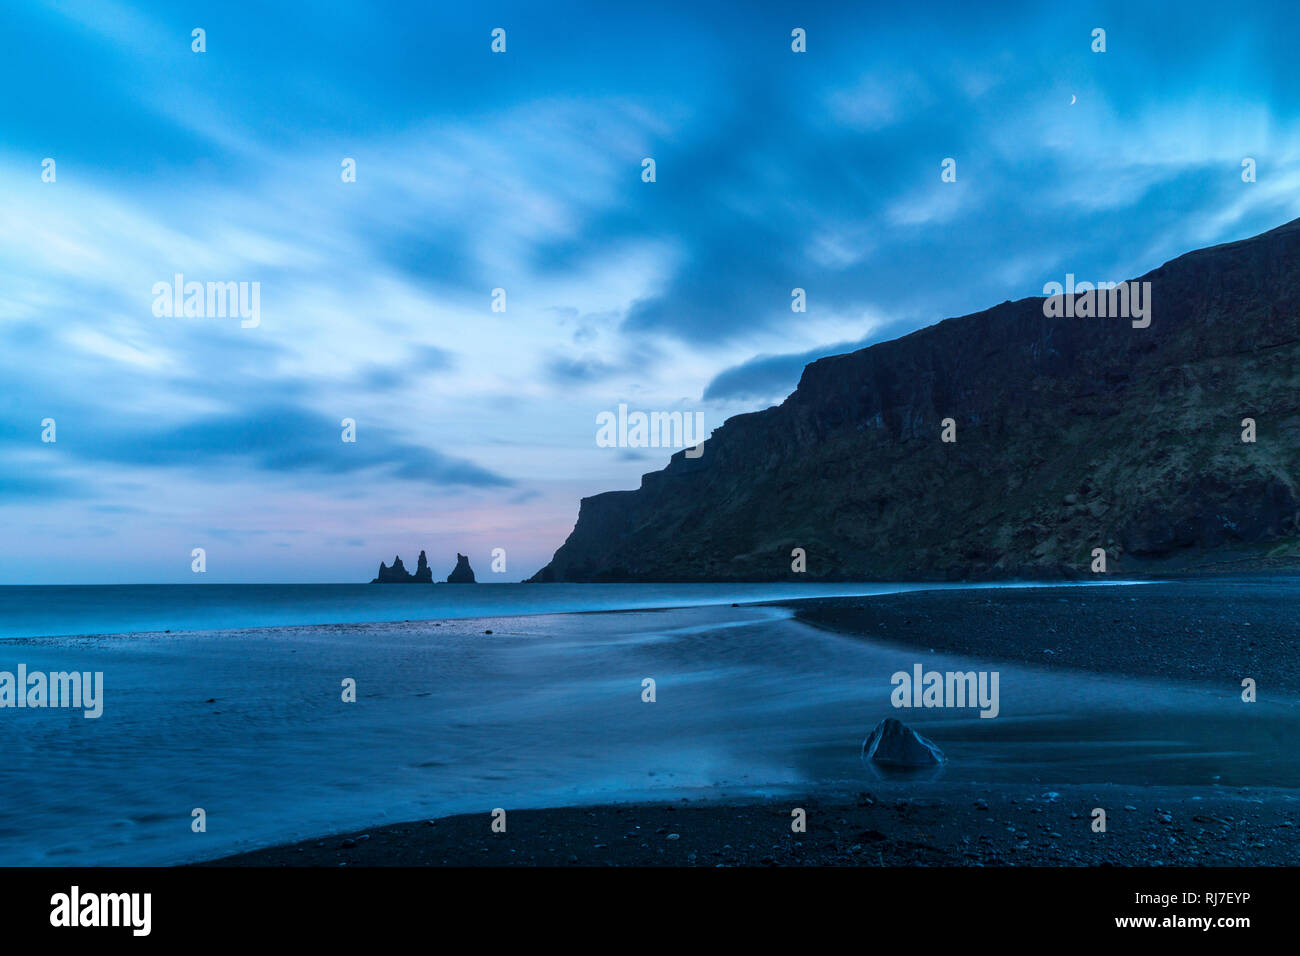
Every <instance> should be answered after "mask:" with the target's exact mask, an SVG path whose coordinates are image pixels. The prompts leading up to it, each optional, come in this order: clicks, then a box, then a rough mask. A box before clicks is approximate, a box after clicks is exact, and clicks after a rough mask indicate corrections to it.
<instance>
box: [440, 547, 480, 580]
mask: <svg viewBox="0 0 1300 956" xmlns="http://www.w3.org/2000/svg"><path fill="white" fill-rule="evenodd" d="M447 583H448V584H475V583H477V582H476V581H475V580H474V569H473V568H471V567H470V566H469V558H467V557H465V555H463V554H457V555H456V567H454V568H452V571H451V574H449V575H447Z"/></svg>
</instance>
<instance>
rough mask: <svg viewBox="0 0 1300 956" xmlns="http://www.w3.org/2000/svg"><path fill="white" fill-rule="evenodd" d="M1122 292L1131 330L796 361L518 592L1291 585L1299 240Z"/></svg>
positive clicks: (951, 330) (931, 336)
mask: <svg viewBox="0 0 1300 956" xmlns="http://www.w3.org/2000/svg"><path fill="white" fill-rule="evenodd" d="M1061 278H1065V277H1064V276H1062V277H1061ZM1137 281H1138V282H1149V283H1150V286H1149V298H1148V300H1147V302H1148V305H1149V306H1150V313H1149V319H1150V324H1149V325H1148V326H1147V327H1145V328H1140V327H1135V324H1134V322H1131V321H1130V320H1129V319H1128V318H1096V317H1092V318H1082V317H1066V316H1057V317H1049V316H1048V315H1046V314H1045V300H1044V299H1043V298H1041V297H1039V298H1029V299H1022V300H1020V301H1017V302H1010V301H1008V302H1004V303H1002V304H1001V305H998V306H995V307H993V308H991V309H987V310H985V311H983V312H978V313H975V314H973V315H967V316H962V317H960V318H953V319H948V320H946V321H943V322H940V323H938V324H937V325H933V326H930V327H928V328H925V329H922V330H920V331H917V332H914V333H912V334H910V335H907V336H904V337H903V338H899V339H895V340H893V341H890V342H883V343H880V344H877V345H873V346H871V347H870V348H865V349H862V350H860V351H857V352H852V353H849V354H846V355H837V356H833V357H829V358H824V359H821V360H819V361H816V362H813V363H812V364H811V365H809V366H807V367H806V368H805V369H804V372H803V376H802V378H801V379H800V382H799V385H798V387H797V388H796V390H795V391H794V393H793V394H791V395H790V396H789V397H788V398H787V399H786V400H785V401H784V402H783V403H782V404H781V405H779V406H775V407H772V408H769V409H766V410H764V411H760V412H754V413H752V414H747V415H739V416H736V417H734V418H731V419H729V420H728V421H727V422H726V423H725V424H723V425H722V426H721V427H720V428H718V429H717V430H716V431H715V432H714V433H713V435H712V437H711V438H710V439H709V441H707V442H706V443H705V445H704V452H703V455H702V456H701V457H699V458H695V459H692V458H687V457H686V456H685V455H684V454H683V453H681V452H679V453H677V454H676V455H674V456H673V457H672V459H671V461H670V462H669V464H668V466H667V467H666V468H665V469H663V470H662V471H659V472H655V473H652V474H647V475H644V476H643V478H642V481H641V487H640V488H639V489H637V490H635V491H611V492H606V493H604V494H599V495H595V496H592V497H590V498H584V499H583V500H582V503H581V507H580V510H579V514H578V521H577V524H576V526H575V527H574V529H573V532H572V533H571V534H570V535H569V537H568V539H567V540H566V541H565V542H564V544H563V546H561V547H560V548H559V550H557V551H556V552H555V555H554V557H553V558H552V560H551V562H550V563H549V564H548V565H547V566H546V567H544V568H543V569H542V570H541V571H539V572H538V573H537V574H536V575H535V576H534V577H533V579H532V580H534V581H716V580H753V581H763V580H800V579H802V580H809V579H815V580H816V579H820V580H836V579H838V580H848V579H853V580H870V579H899V578H908V579H929V580H937V579H971V578H1007V577H1034V578H1043V577H1060V576H1085V575H1087V576H1090V575H1091V574H1093V573H1094V571H1093V568H1094V566H1095V561H1096V558H1095V552H1094V549H1096V548H1104V549H1105V558H1106V570H1107V571H1108V572H1109V573H1111V574H1114V573H1116V572H1120V573H1143V572H1159V571H1169V570H1181V569H1226V568H1230V567H1238V568H1240V567H1256V568H1263V567H1291V568H1294V567H1300V529H1298V525H1300V490H1298V487H1297V479H1298V478H1300V374H1298V370H1300V220H1296V221H1295V222H1292V223H1289V224H1287V225H1285V226H1282V227H1280V228H1278V229H1274V230H1272V231H1271V232H1267V233H1265V234H1263V235H1261V236H1257V237H1255V238H1253V239H1247V240H1243V241H1241V242H1234V243H1229V244H1226V245H1221V246H1216V247H1213V248H1209V249H1203V250H1199V251H1196V252H1192V253H1188V254H1187V255H1184V256H1181V257H1180V258H1177V259H1175V260H1173V261H1171V262H1168V263H1166V264H1165V265H1163V266H1161V267H1159V268H1158V269H1155V270H1154V271H1152V272H1150V273H1148V274H1146V275H1145V276H1142V277H1140V279H1139V280H1137ZM1066 298H1071V297H1069V296H1065V297H1062V298H1060V299H1056V300H1054V302H1055V303H1061V302H1063V301H1064V300H1065V299H1066ZM1078 301H1080V300H1079V299H1078V297H1074V298H1073V300H1072V301H1071V303H1070V305H1073V304H1074V302H1078ZM1047 311H1049V312H1053V313H1056V312H1059V311H1061V310H1060V309H1057V308H1055V307H1053V308H1050V309H1048V310H1047ZM1076 311H1078V310H1076V309H1074V308H1070V309H1069V312H1070V313H1071V314H1075V313H1076ZM946 419H951V420H952V424H951V426H949V427H947V428H945V420H946ZM1245 419H1251V420H1253V425H1249V424H1246V423H1244V420H1245ZM1252 429H1253V432H1254V434H1253V435H1252V434H1251V431H1252ZM945 431H946V432H947V437H949V438H955V441H944V440H943V437H944V433H945ZM1244 437H1245V438H1253V439H1254V440H1253V441H1250V440H1243V438H1244ZM796 548H799V549H803V551H804V553H805V555H806V558H805V560H806V571H805V572H804V573H796V572H794V571H793V570H792V562H794V561H795V557H794V556H792V552H793V551H794V549H796Z"/></svg>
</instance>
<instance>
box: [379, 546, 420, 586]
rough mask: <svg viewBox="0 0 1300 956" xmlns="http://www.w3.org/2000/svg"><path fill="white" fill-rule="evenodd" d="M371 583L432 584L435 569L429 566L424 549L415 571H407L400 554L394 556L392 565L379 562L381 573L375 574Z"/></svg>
mask: <svg viewBox="0 0 1300 956" xmlns="http://www.w3.org/2000/svg"><path fill="white" fill-rule="evenodd" d="M370 583H371V584H432V583H433V571H432V570H430V568H429V559H428V557H427V556H426V555H425V553H424V552H423V551H421V552H420V558H419V560H418V561H417V562H416V564H415V573H414V574H412V573H411V572H410V571H407V570H406V568H405V566H403V564H402V559H401V557H400V556H398V555H394V556H393V564H392V566H391V567H390V566H388V565H386V564H384V562H382V561H380V562H379V573H378V574H377V575H375V577H374V579H373V580H372V581H371V582H370Z"/></svg>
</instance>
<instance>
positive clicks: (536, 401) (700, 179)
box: [0, 0, 1300, 584]
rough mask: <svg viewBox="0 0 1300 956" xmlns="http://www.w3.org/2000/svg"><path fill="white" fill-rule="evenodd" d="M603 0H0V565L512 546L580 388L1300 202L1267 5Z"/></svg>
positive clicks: (521, 553)
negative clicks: (1100, 46) (498, 295)
mask: <svg viewBox="0 0 1300 956" xmlns="http://www.w3.org/2000/svg"><path fill="white" fill-rule="evenodd" d="M603 6H604V7H605V8H606V9H602V7H601V5H596V4H565V3H554V2H553V3H546V4H538V3H535V2H534V3H520V4H493V3H484V4H480V3H475V4H450V3H433V2H397V0H388V2H384V0H364V2H360V0H358V2H353V0H331V2H330V3H328V4H302V3H289V2H275V0H257V2H251V0H250V2H236V0H222V2H210V3H209V2H189V3H180V2H177V3H170V2H166V0H155V2H150V3H143V2H141V3H130V2H126V0H85V2H78V0H58V2H55V0H23V2H21V3H8V4H4V5H3V6H2V7H0V77H3V81H4V89H5V90H6V94H5V96H4V97H3V99H2V100H0V584H54V583H147V582H160V583H199V582H204V583H213V582H293V581H301V582H357V581H365V580H368V579H369V578H370V577H371V576H373V574H374V572H375V570H376V568H377V567H378V563H379V561H380V560H381V559H383V560H388V561H391V559H392V556H393V555H394V554H395V553H398V554H401V555H402V557H403V559H404V561H405V562H406V564H407V566H408V567H413V566H414V564H415V557H416V555H417V554H418V552H419V551H420V550H421V549H423V550H426V551H427V552H428V554H429V556H430V562H431V564H432V567H433V570H434V575H435V577H437V578H439V579H441V578H442V577H445V575H446V574H447V572H449V571H450V570H451V568H452V567H453V566H454V564H455V556H456V553H457V552H460V553H464V554H467V555H469V557H470V563H471V565H473V566H474V567H475V569H476V571H477V572H478V576H479V578H480V579H481V580H500V581H518V580H521V579H523V578H525V577H527V576H529V575H531V574H532V573H533V572H534V571H536V570H537V569H538V568H539V567H541V566H542V565H543V564H545V563H546V561H547V560H549V558H550V556H551V554H552V553H553V552H554V550H555V549H556V548H557V547H558V546H559V545H560V544H561V543H562V542H563V540H564V538H565V537H566V536H567V534H568V533H569V531H570V530H571V529H572V526H573V523H574V521H575V519H576V517H577V511H578V502H579V500H580V499H581V498H582V497H583V496H587V495H592V494H596V493H599V492H601V491H607V490H614V489H626V488H635V487H637V485H638V484H639V482H640V476H641V475H642V474H643V473H646V472H649V471H655V470H658V469H659V468H661V467H663V466H664V465H665V464H666V463H667V460H668V457H669V454H670V453H671V449H664V448H634V447H602V446H601V444H599V443H598V442H597V440H596V436H597V427H596V422H597V416H599V415H600V414H601V413H602V412H616V411H617V409H618V406H619V405H620V404H626V405H627V406H628V408H629V409H631V410H645V411H663V412H673V411H681V412H683V413H685V414H688V415H695V414H699V415H701V416H702V420H703V421H704V423H705V427H706V429H707V430H711V429H713V428H716V427H718V426H719V425H721V424H722V423H723V422H724V421H725V420H726V419H727V418H728V417H730V416H732V415H735V414H739V413H743V412H750V411H755V410H758V409H761V408H765V407H768V406H770V405H773V404H778V403H780V402H781V401H782V400H783V399H784V398H785V396H786V395H788V394H789V393H790V391H792V390H793V388H794V387H795V385H796V384H797V383H798V380H799V374H800V372H801V370H802V368H803V366H804V365H805V364H807V363H808V362H810V361H812V360H814V359H816V358H818V357H820V356H823V355H829V354H835V353H838V352H843V351H849V350H852V349H854V348H859V347H863V346H865V345H869V344H871V343H874V342H878V341H883V340H886V339H890V338H894V337H897V336H898V335H901V334H905V333H907V332H909V331H912V330H914V329H917V328H921V327H923V326H926V325H930V324H933V323H934V322H937V321H940V320H942V319H943V318H946V317H949V316H953V315H962V314H966V313H970V312H975V311H979V310H982V309H984V308H987V307H989V306H991V305H995V304H997V303H999V302H1002V301H1005V300H1008V299H1018V298H1022V297H1025V296H1031V295H1041V294H1043V286H1044V284H1045V283H1047V282H1051V281H1058V282H1063V281H1064V278H1065V275H1066V273H1073V274H1075V275H1076V276H1077V277H1078V278H1079V279H1080V280H1085V279H1086V280H1089V281H1096V280H1107V281H1118V280H1122V279H1125V278H1130V277H1133V276H1136V275H1140V274H1142V273H1144V272H1146V271H1147V270H1149V269H1151V268H1154V267H1156V266H1158V265H1159V264H1161V263H1162V262H1165V261H1167V260H1169V259H1171V258H1174V257H1176V256H1178V255H1180V254H1182V253H1183V252H1187V251H1190V250H1192V249H1196V248H1200V247H1204V246H1208V245H1214V244H1217V243H1220V242H1227V241H1232V240H1236V239H1241V238H1246V237H1248V236H1251V235H1255V234H1257V233H1260V232H1264V231H1266V230H1268V229H1271V228H1273V227H1275V226H1278V225H1280V224H1282V223H1283V222H1287V221H1289V220H1291V219H1294V218H1296V217H1297V216H1300V126H1298V125H1297V119H1296V118H1297V116H1300V109H1298V107H1300V72H1298V71H1297V70H1296V69H1295V62H1294V61H1295V54H1294V37H1295V35H1296V28H1297V25H1300V24H1298V22H1297V21H1300V13H1296V12H1293V9H1294V5H1293V4H1283V3H1279V4H1276V5H1270V4H1256V5H1250V6H1248V7H1240V6H1235V5H1224V4H1218V3H1213V4H1212V3H1202V2H1185V3H1178V4H1170V5H1168V6H1164V7H1157V6H1156V5H1136V4H1131V3H1127V2H1124V3H1113V4H1096V5H1088V4H1068V5H1065V4H1041V3H1040V4H1014V3H1009V4H1002V5H1000V10H999V11H992V10H989V9H986V8H985V7H986V5H983V4H970V3H953V4H948V3H926V4H901V5H900V4H888V5H885V4H853V5H849V4H839V5H819V4H815V3H812V4H810V3H806V2H803V3H797V4H796V3H789V4H762V3H749V4H743V5H742V4H736V3H727V4H722V3H718V4H703V3H673V2H656V3H653V4H617V5H614V4H606V5H603ZM837 6H838V7H840V9H837V8H836V7H837ZM1139 6H1141V7H1143V8H1145V9H1135V8H1136V7H1139ZM796 28H798V29H801V30H803V31H805V36H806V50H805V51H804V52H795V51H794V50H793V49H792V43H793V42H794V41H793V40H792V36H791V34H792V31H793V30H795V29H796ZM1098 28H1100V29H1103V30H1105V46H1106V49H1105V51H1104V52H1094V50H1093V49H1092V47H1093V46H1094V42H1095V41H1094V36H1093V31H1094V30H1096V29H1098ZM195 29H202V30H203V31H204V34H203V40H204V43H203V45H204V50H203V51H202V52H196V51H195V50H194V49H193V47H194V45H195V39H194V34H193V31H194V30H195ZM496 29H502V30H504V31H505V51H504V52H494V51H493V50H492V43H493V37H492V34H493V31H494V30H496ZM647 158H650V159H653V160H654V172H655V176H654V181H653V182H646V181H645V180H644V177H643V171H644V165H643V160H645V159H647ZM1246 158H1251V159H1253V160H1254V161H1255V170H1256V178H1255V181H1253V182H1246V181H1244V180H1243V176H1242V172H1243V167H1242V162H1243V160H1244V159H1246ZM946 159H952V160H955V171H956V179H955V181H951V182H945V181H944V179H943V177H942V173H943V164H944V161H945V160H946ZM47 160H53V165H52V166H51V165H50V164H49V163H47ZM348 160H351V161H352V162H353V163H354V169H355V181H345V180H346V179H347V176H346V168H345V167H346V161H348ZM51 171H52V173H53V176H52V177H51V176H50V172H51ZM51 179H52V181H50V180H51ZM177 274H180V275H183V276H184V279H185V281H187V282H188V281H198V282H203V283H207V282H220V283H227V282H234V283H240V282H246V283H250V286H248V287H247V288H249V289H251V288H252V286H251V283H257V289H258V290H259V308H258V313H257V324H256V325H249V324H248V322H245V321H241V317H240V316H229V315H225V316H223V315H212V314H204V315H184V314H182V315H170V314H164V315H159V314H157V313H158V312H159V311H160V310H159V308H157V299H158V294H157V292H156V287H157V285H158V284H159V283H172V282H174V276H175V275H177ZM796 288H799V289H803V290H804V292H805V296H806V311H804V312H794V311H792V308H791V304H792V290H793V289H796ZM494 289H502V290H504V292H505V294H504V311H494V309H493V305H494V301H496V302H497V304H498V306H499V305H500V304H501V303H500V300H499V299H497V300H494V293H493V290H494ZM168 298H169V297H168ZM246 325H247V326H248V327H245V326H246ZM345 418H346V419H351V420H352V421H353V422H355V438H356V440H355V441H354V442H345V441H343V427H342V422H343V420H344V419H345ZM50 419H52V420H53V422H54V433H53V436H52V437H53V438H54V440H53V441H48V440H43V439H45V438H48V437H51V436H50V435H49V434H48V428H47V426H46V425H45V424H43V423H45V422H46V421H47V420H50ZM706 449H707V443H706ZM706 453H707V450H706ZM195 548H202V549H203V552H204V560H205V571H204V572H203V573H202V574H201V575H200V574H197V573H196V572H195V571H194V570H193V557H192V556H193V554H194V549H195ZM496 548H501V549H504V551H505V554H506V569H505V571H503V572H500V573H492V571H491V569H490V565H491V557H490V555H491V552H492V551H493V549H496Z"/></svg>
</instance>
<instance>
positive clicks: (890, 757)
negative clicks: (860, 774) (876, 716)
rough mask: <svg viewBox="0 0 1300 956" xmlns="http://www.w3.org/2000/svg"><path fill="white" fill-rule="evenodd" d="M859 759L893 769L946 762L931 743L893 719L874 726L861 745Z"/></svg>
mask: <svg viewBox="0 0 1300 956" xmlns="http://www.w3.org/2000/svg"><path fill="white" fill-rule="evenodd" d="M862 756H863V758H864V759H866V760H874V761H875V762H876V763H883V764H888V765H891V766H895V767H933V766H937V765H938V764H942V763H945V762H946V761H947V758H946V757H945V756H944V755H943V751H942V750H940V749H939V748H938V747H936V746H935V745H934V743H933V742H932V741H930V740H927V739H926V738H924V737H922V736H921V735H920V734H918V733H917V732H916V731H915V730H913V729H912V728H911V727H909V726H907V724H905V723H903V722H902V721H901V720H895V719H894V718H893V717H887V718H886V719H884V720H882V721H881V722H880V723H878V724H876V729H875V730H873V731H871V736H869V737H868V738H867V739H866V742H865V743H863V745H862Z"/></svg>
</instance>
